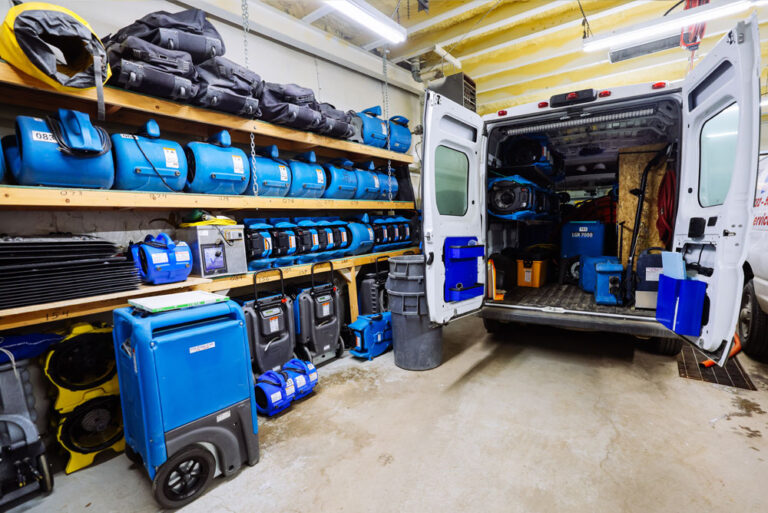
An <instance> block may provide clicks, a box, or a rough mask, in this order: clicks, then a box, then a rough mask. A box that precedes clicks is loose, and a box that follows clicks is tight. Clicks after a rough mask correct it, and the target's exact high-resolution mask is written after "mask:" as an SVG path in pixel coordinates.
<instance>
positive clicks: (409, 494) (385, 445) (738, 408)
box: [20, 318, 768, 513]
mask: <svg viewBox="0 0 768 513" xmlns="http://www.w3.org/2000/svg"><path fill="white" fill-rule="evenodd" d="M445 348H446V351H445V352H446V354H445V360H446V361H445V363H444V364H443V365H442V366H440V367H439V368H438V369H436V370H432V371H428V372H407V371H403V370H400V369H398V368H397V367H395V366H394V363H393V357H392V354H391V353H388V354H386V355H384V356H382V357H380V358H378V359H377V360H375V361H373V362H360V361H356V360H353V359H352V358H345V359H344V360H342V361H338V362H334V363H331V364H329V365H327V366H325V367H324V368H321V369H320V376H321V377H320V386H319V387H318V392H317V394H316V395H315V396H314V397H311V398H308V399H307V400H305V401H304V402H302V403H299V404H297V405H294V406H293V408H292V410H289V411H288V412H287V413H286V414H284V415H283V416H281V417H279V418H276V419H272V420H263V421H261V422H260V426H259V431H260V436H261V451H262V456H261V462H260V463H259V464H258V465H256V466H255V467H253V468H246V469H245V470H243V471H242V472H240V473H239V474H237V475H236V476H234V477H233V478H231V479H228V480H224V479H217V480H215V482H214V483H215V485H214V486H213V487H212V489H211V490H209V492H208V493H207V494H206V495H204V496H203V497H201V498H200V499H198V500H197V501H196V502H194V503H192V504H191V505H189V506H188V507H187V508H185V509H183V510H182V511H184V512H185V513H198V512H199V513H210V512H220V511H230V512H249V513H250V512H254V513H255V512H286V513H287V512H302V513H304V512H307V511H311V512H331V511H348V512H362V511H365V512H386V513H392V512H411V511H421V512H431V511H448V512H452V511H482V512H484V513H485V512H504V513H510V512H518V511H519V512H538V511H541V512H547V513H550V512H553V511H569V512H579V511H585V512H593V511H617V512H619V511H621V512H634V511H637V512H643V513H647V512H656V511H664V512H666V511H675V512H680V513H682V512H688V511H690V512H697V513H698V512H701V511H739V512H744V513H746V512H765V511H768V494H766V492H765V489H764V488H763V486H765V476H767V475H768V462H767V461H766V459H768V415H767V414H766V411H768V393H766V392H767V391H768V366H766V365H760V364H757V363H755V362H753V361H751V360H750V359H749V358H747V357H745V356H741V357H740V359H741V361H742V364H743V365H744V366H745V367H746V369H747V371H748V372H749V374H750V376H751V378H752V379H753V381H754V382H755V385H756V386H757V387H758V388H759V390H758V391H757V392H752V391H746V390H738V389H733V388H729V387H722V386H718V385H712V384H705V383H702V382H697V381H691V380H686V379H682V378H680V377H678V374H677V366H676V363H675V360H674V358H669V357H661V356H654V355H650V354H646V353H643V352H640V351H635V350H634V347H633V345H632V343H631V341H629V340H628V339H625V338H620V337H615V336H610V335H604V334H600V335H598V334H591V333H576V332H566V331H558V330H554V329H546V328H540V327H539V328H535V327H529V328H516V329H515V331H513V332H512V333H510V334H509V335H508V336H506V337H504V339H493V338H491V337H488V336H486V335H485V331H484V330H483V327H482V323H481V321H480V320H479V319H475V318H472V319H466V320H463V321H460V322H456V323H454V324H453V325H452V326H451V327H449V328H447V329H446V330H445ZM764 430H765V431H766V436H763V431H764ZM24 508H26V509H27V510H28V511H32V512H46V513H48V512H53V511H56V512H75V511H78V512H80V511H86V512H87V511H92V512H106V511H133V512H154V511H157V506H156V504H155V503H154V501H153V499H152V496H151V485H150V482H149V480H148V479H146V477H145V476H144V474H143V473H142V472H141V471H140V470H138V469H136V468H135V467H132V465H131V464H130V462H129V461H128V459H127V458H126V457H124V456H122V455H121V456H119V457H116V458H113V459H111V460H109V461H107V462H104V463H102V464H100V465H98V466H96V467H93V468H90V469H86V470H83V471H81V472H78V473H77V474H74V475H72V476H57V481H56V486H55V490H54V493H53V494H52V495H51V496H49V497H48V498H46V499H42V500H36V501H34V502H31V503H28V504H27V505H26V506H24ZM21 510H24V509H20V511H21Z"/></svg>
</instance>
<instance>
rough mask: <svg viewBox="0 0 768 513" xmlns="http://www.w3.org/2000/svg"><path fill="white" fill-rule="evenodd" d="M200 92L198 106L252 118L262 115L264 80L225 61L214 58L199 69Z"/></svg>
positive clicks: (233, 63)
mask: <svg viewBox="0 0 768 513" xmlns="http://www.w3.org/2000/svg"><path fill="white" fill-rule="evenodd" d="M197 74H198V84H199V86H200V89H199V91H198V93H197V97H196V98H195V103H196V104H198V105H202V106H203V107H208V108H211V109H216V110H220V111H223V112H229V113H232V114H238V115H240V116H245V117H249V118H256V117H259V116H260V115H261V111H259V98H260V97H261V94H262V91H263V90H264V82H263V81H262V80H261V77H260V76H259V75H258V74H257V73H255V72H253V71H251V70H249V69H247V68H245V67H243V66H240V65H239V64H237V63H235V62H232V61H231V60H229V59H227V58H225V57H213V58H211V59H208V60H207V61H205V62H202V63H201V64H199V65H198V66H197Z"/></svg>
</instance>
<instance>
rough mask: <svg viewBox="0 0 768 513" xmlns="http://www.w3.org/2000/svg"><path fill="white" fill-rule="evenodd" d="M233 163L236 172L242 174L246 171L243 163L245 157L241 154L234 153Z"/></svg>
mask: <svg viewBox="0 0 768 513" xmlns="http://www.w3.org/2000/svg"><path fill="white" fill-rule="evenodd" d="M232 165H233V166H234V168H235V173H237V174H238V175H242V174H243V173H245V167H244V164H243V157H241V156H240V155H232Z"/></svg>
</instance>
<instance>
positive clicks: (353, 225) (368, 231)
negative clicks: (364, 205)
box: [344, 214, 374, 256]
mask: <svg viewBox="0 0 768 513" xmlns="http://www.w3.org/2000/svg"><path fill="white" fill-rule="evenodd" d="M347 228H348V229H349V236H350V242H349V246H348V247H347V249H346V251H345V252H344V253H345V255H347V256H351V255H363V254H365V253H370V252H371V250H372V249H373V244H374V233H373V228H372V227H371V225H370V224H369V222H368V217H367V214H364V216H363V219H362V220H361V221H360V222H358V221H350V222H349V223H347Z"/></svg>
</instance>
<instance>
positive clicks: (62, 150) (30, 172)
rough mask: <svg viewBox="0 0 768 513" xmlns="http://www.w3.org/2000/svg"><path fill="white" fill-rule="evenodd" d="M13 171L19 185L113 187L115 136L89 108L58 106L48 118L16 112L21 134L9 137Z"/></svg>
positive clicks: (7, 145) (7, 147) (7, 153)
mask: <svg viewBox="0 0 768 513" xmlns="http://www.w3.org/2000/svg"><path fill="white" fill-rule="evenodd" d="M3 149H4V151H5V158H6V163H7V164H8V171H9V172H10V174H11V175H12V176H13V178H14V180H15V181H16V183H18V184H19V185H44V186H48V187H84V188H88V189H109V188H110V187H112V184H113V183H114V180H115V164H114V162H113V160H112V142H111V140H110V138H109V135H107V133H106V132H105V131H104V129H102V128H99V127H95V126H93V125H92V124H91V120H90V118H89V117H88V114H85V113H83V112H78V111H74V110H68V109H59V110H58V111H57V114H56V116H52V117H49V118H48V119H47V120H44V119H42V118H37V117H30V116H18V117H17V118H16V137H15V139H14V138H4V140H3Z"/></svg>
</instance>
